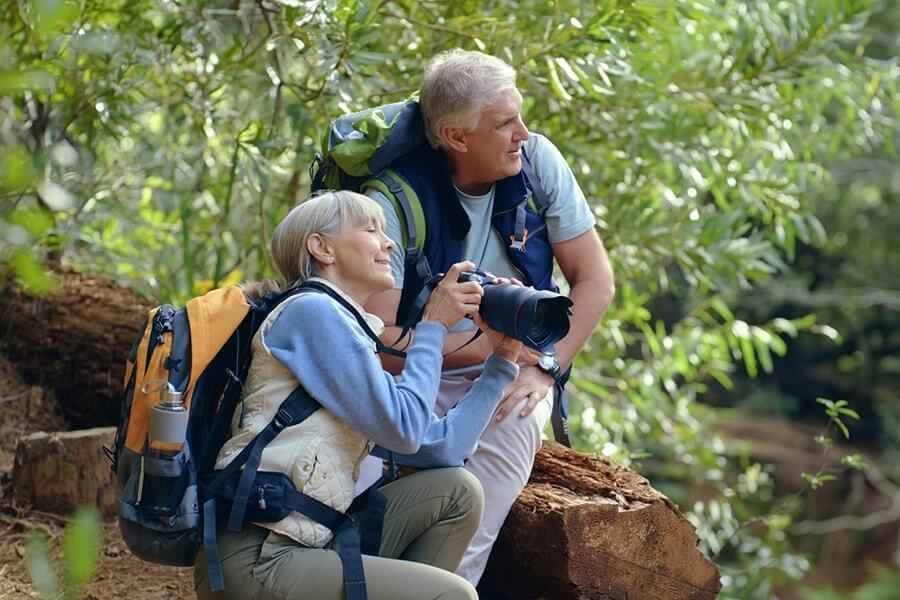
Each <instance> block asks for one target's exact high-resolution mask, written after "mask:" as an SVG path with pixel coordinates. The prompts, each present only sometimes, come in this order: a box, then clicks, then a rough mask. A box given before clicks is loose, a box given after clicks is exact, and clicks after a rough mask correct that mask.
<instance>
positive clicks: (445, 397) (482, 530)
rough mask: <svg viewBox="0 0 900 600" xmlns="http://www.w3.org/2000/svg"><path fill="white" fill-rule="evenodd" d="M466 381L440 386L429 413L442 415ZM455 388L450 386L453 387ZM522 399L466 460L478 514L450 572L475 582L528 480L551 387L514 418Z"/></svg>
mask: <svg viewBox="0 0 900 600" xmlns="http://www.w3.org/2000/svg"><path fill="white" fill-rule="evenodd" d="M469 385H471V382H465V383H463V382H461V381H460V382H454V383H451V382H449V381H447V380H446V379H445V380H444V381H443V382H442V384H441V391H440V394H439V395H438V403H437V406H436V407H435V412H436V413H438V415H443V414H445V413H446V412H447V411H448V410H449V409H450V408H452V406H453V405H454V404H456V402H457V401H458V400H459V399H460V398H461V397H462V396H463V395H464V392H463V393H460V392H461V391H462V389H463V388H465V387H466V386H469ZM454 388H455V389H454ZM525 401H526V399H525V398H523V399H522V402H521V403H519V405H518V406H516V407H515V408H514V409H513V410H512V411H510V412H509V413H508V414H507V415H506V417H504V419H503V420H502V421H500V422H497V421H491V423H490V425H488V427H487V429H485V431H484V433H483V434H482V436H481V440H480V441H479V443H478V449H477V450H476V451H475V454H473V455H472V457H471V458H470V459H469V460H468V462H467V463H466V470H467V471H469V472H470V473H472V474H473V475H475V477H477V478H478V480H479V481H480V482H481V486H482V488H484V516H483V517H482V519H481V526H480V527H479V528H478V531H477V532H475V537H473V538H472V541H471V542H470V543H469V547H468V549H467V550H466V553H465V554H464V555H463V559H462V562H461V563H460V565H459V568H458V569H457V570H456V574H457V575H459V576H461V577H463V578H464V579H466V580H468V581H469V583H471V584H472V585H477V584H478V581H479V580H480V579H481V574H482V573H484V568H485V566H487V561H488V557H489V556H490V554H491V548H492V547H493V545H494V542H495V541H496V539H497V534H498V533H500V528H501V527H502V526H503V521H505V520H506V515H507V514H508V513H509V509H510V508H512V505H513V503H514V502H515V501H516V498H518V496H519V493H520V492H521V491H522V490H523V489H524V488H525V484H526V483H528V478H529V477H530V475H531V467H532V466H533V465H534V456H535V454H537V452H538V450H540V448H541V432H542V431H543V430H544V426H545V425H547V421H548V420H549V419H550V413H551V411H552V408H553V388H552V387H551V388H550V391H549V392H548V393H547V396H546V397H545V398H544V399H543V400H541V401H540V402H539V403H538V405H537V406H536V407H535V409H534V411H532V413H531V414H530V415H528V416H527V417H519V412H520V411H521V410H522V408H523V407H524V405H525Z"/></svg>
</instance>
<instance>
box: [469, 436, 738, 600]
mask: <svg viewBox="0 0 900 600" xmlns="http://www.w3.org/2000/svg"><path fill="white" fill-rule="evenodd" d="M698 541H699V540H698V538H697V534H696V532H695V531H694V527H693V525H691V524H690V522H689V521H688V520H687V519H685V517H684V516H683V515H682V514H681V513H680V512H679V510H678V508H677V507H676V506H675V505H674V504H672V502H671V501H669V499H668V498H666V497H665V496H663V495H662V494H660V493H659V492H657V491H656V490H654V489H653V488H652V487H651V486H650V484H649V482H648V481H647V480H646V479H644V478H643V477H641V476H640V475H637V474H635V473H634V472H632V471H629V470H628V469H626V468H625V467H622V466H621V465H617V464H615V463H613V462H611V461H609V460H608V459H606V458H603V457H600V456H591V455H586V454H581V453H578V452H575V451H572V450H569V449H568V448H565V447H563V446H560V445H559V444H556V443H553V442H546V443H545V444H544V446H543V448H541V451H540V452H539V453H538V455H537V457H536V459H535V464H534V469H533V470H532V474H531V480H530V482H529V484H528V486H527V487H526V488H525V490H524V491H523V492H522V494H520V495H519V498H518V500H517V501H516V503H515V505H513V507H512V510H511V511H510V513H509V517H507V519H506V523H505V524H504V526H503V530H502V531H501V532H500V536H499V538H498V540H497V542H496V544H495V545H494V550H493V552H492V554H491V559H490V562H489V563H488V568H487V571H486V572H485V575H484V578H483V579H482V584H481V588H480V589H483V590H484V591H485V592H486V593H485V596H486V597H487V598H503V599H516V600H519V599H522V600H526V599H531V598H534V599H538V598H546V599H548V600H568V599H572V600H575V599H601V598H602V599H607V598H608V599H620V598H621V599H626V598H641V599H647V600H652V599H659V600H663V599H665V600H680V599H688V598H691V599H707V598H714V597H715V596H716V594H717V593H718V591H719V589H720V588H721V584H720V583H719V570H718V568H717V567H716V566H715V565H714V564H713V563H712V562H710V561H709V560H708V559H707V558H706V557H705V556H703V554H702V553H700V551H699V550H698V549H697V542H698Z"/></svg>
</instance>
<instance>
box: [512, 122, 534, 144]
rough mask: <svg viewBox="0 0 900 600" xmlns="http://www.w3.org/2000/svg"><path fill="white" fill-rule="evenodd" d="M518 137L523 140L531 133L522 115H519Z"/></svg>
mask: <svg viewBox="0 0 900 600" xmlns="http://www.w3.org/2000/svg"><path fill="white" fill-rule="evenodd" d="M516 135H517V138H518V139H520V140H522V141H523V142H524V141H525V140H527V139H528V136H529V135H531V134H530V133H529V132H528V127H526V126H525V121H523V120H522V117H519V130H518V131H517V132H516Z"/></svg>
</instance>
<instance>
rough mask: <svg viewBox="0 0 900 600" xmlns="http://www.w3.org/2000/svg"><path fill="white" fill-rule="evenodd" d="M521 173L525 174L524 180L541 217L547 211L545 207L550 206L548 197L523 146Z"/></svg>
mask: <svg viewBox="0 0 900 600" xmlns="http://www.w3.org/2000/svg"><path fill="white" fill-rule="evenodd" d="M522 174H523V175H525V182H526V183H527V184H528V187H530V188H531V191H532V193H533V194H534V200H535V202H536V203H537V206H538V212H539V213H540V214H541V216H542V217H543V216H544V213H545V212H547V209H548V208H550V198H549V197H548V196H547V192H546V190H544V187H543V186H542V185H541V178H540V177H538V174H537V171H535V170H534V165H532V164H531V159H529V158H528V154H527V153H526V152H525V148H524V147H523V148H522Z"/></svg>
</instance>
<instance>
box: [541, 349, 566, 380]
mask: <svg viewBox="0 0 900 600" xmlns="http://www.w3.org/2000/svg"><path fill="white" fill-rule="evenodd" d="M537 368H538V369H540V370H541V371H543V372H544V373H547V374H548V375H550V376H551V377H552V378H553V380H554V381H556V380H557V379H559V375H560V373H561V371H560V368H559V359H558V358H556V352H550V353H545V354H542V355H541V357H540V358H539V359H538V363H537Z"/></svg>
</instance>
